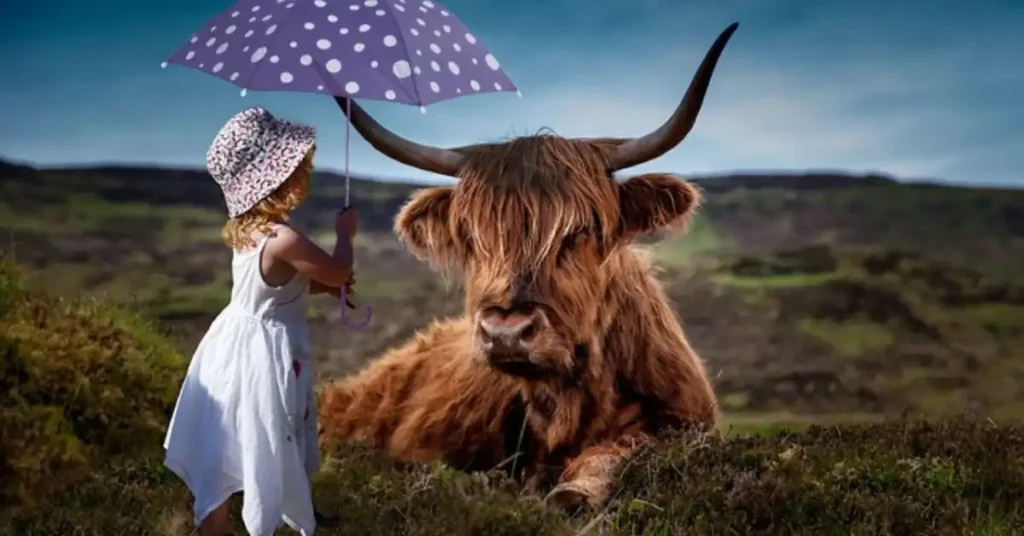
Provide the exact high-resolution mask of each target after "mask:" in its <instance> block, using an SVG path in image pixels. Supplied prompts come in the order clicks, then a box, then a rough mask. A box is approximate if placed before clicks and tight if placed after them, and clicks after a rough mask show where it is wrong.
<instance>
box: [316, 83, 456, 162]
mask: <svg viewBox="0 0 1024 536" xmlns="http://www.w3.org/2000/svg"><path fill="white" fill-rule="evenodd" d="M334 100H335V102H337V103H338V106H339V107H340V108H341V113H343V114H344V113H347V110H346V108H345V107H346V105H349V104H350V105H351V106H352V110H351V115H350V116H349V120H350V121H352V126H353V127H355V129H356V130H357V131H358V132H359V134H360V135H361V136H362V137H363V138H364V139H366V141H367V142H369V143H370V145H372V146H373V148H374V149H377V150H378V151H380V152H381V153H384V155H385V156H387V157H389V158H391V159H393V160H397V161H399V162H401V163H403V164H406V165H409V166H412V167H415V168H419V169H422V170H424V171H430V172H433V173H440V174H442V175H448V176H449V177H455V176H456V175H458V173H459V170H460V169H461V168H462V163H463V159H464V158H465V157H464V156H463V155H461V154H459V153H457V152H455V151H452V150H450V149H444V148H441V147H433V146H430V145H422V144H419V143H416V142H414V141H411V140H408V139H405V138H403V137H401V136H399V135H398V134H395V133H394V132H391V131H390V130H388V129H386V128H384V126H383V125H381V124H380V123H378V122H377V121H376V120H375V119H374V118H372V117H370V114H368V113H366V110H363V108H362V107H360V106H359V105H358V104H356V103H355V101H354V100H352V101H350V102H349V103H346V102H345V99H344V98H343V97H334Z"/></svg>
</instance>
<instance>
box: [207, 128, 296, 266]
mask: <svg viewBox="0 0 1024 536" xmlns="http://www.w3.org/2000/svg"><path fill="white" fill-rule="evenodd" d="M315 152H316V146H315V145H314V146H313V147H311V148H310V149H309V152H308V153H306V156H305V157H304V158H303V159H302V162H301V163H299V166H298V167H296V168H295V171H293V172H292V174H291V175H289V176H288V178H287V179H285V181H284V182H283V183H281V185H280V186H278V187H277V189H276V190H274V191H273V192H271V193H270V195H268V196H267V197H264V198H263V199H262V200H260V202H259V203H257V204H256V205H255V206H253V207H252V208H250V209H249V210H247V211H245V212H244V213H242V214H239V215H238V216H235V217H234V218H231V219H230V220H228V222H227V223H225V224H224V228H223V229H222V230H221V237H223V238H224V243H225V244H227V245H228V247H230V248H233V249H248V248H253V247H256V241H255V240H253V234H255V233H254V231H259V233H260V234H269V233H270V225H271V224H273V223H283V222H286V221H288V218H289V216H290V213H291V211H292V210H294V209H295V207H297V206H299V204H301V203H302V202H303V201H305V200H306V198H307V197H309V180H310V175H312V174H313V154H314V153H315Z"/></svg>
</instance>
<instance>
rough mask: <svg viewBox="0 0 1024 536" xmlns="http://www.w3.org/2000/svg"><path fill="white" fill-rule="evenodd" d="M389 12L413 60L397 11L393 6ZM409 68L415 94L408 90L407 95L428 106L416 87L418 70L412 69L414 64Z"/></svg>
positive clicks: (407, 54)
mask: <svg viewBox="0 0 1024 536" xmlns="http://www.w3.org/2000/svg"><path fill="white" fill-rule="evenodd" d="M387 13H388V16H389V17H391V22H394V23H395V28H396V29H398V36H399V37H400V38H401V41H402V48H403V49H404V50H405V57H406V58H408V59H410V60H411V59H412V52H411V51H410V50H409V43H407V42H406V40H405V32H403V31H402V25H401V23H399V22H398V17H395V12H394V11H393V8H388V10H387ZM409 69H410V74H409V80H410V82H412V90H413V92H414V93H415V95H409V92H408V91H406V92H405V95H406V96H407V97H412V98H413V100H414V101H416V102H417V103H418V104H419V105H420V106H426V104H424V102H423V97H421V96H420V88H418V87H416V72H415V71H411V69H412V66H410V67H409ZM402 91H405V88H402Z"/></svg>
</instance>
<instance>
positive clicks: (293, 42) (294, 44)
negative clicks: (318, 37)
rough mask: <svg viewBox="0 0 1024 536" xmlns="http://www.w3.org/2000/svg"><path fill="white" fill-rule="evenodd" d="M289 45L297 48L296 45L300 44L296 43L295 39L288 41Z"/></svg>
mask: <svg viewBox="0 0 1024 536" xmlns="http://www.w3.org/2000/svg"><path fill="white" fill-rule="evenodd" d="M288 46H290V47H292V48H295V47H297V46H299V44H298V43H296V42H295V41H292V42H291V43H288Z"/></svg>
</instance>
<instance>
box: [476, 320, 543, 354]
mask: <svg viewBox="0 0 1024 536" xmlns="http://www.w3.org/2000/svg"><path fill="white" fill-rule="evenodd" d="M540 320H541V319H540V315H539V313H538V312H537V311H536V310H534V311H531V312H529V313H516V312H513V313H507V312H501V311H487V312H485V313H484V314H482V315H481V316H480V326H479V333H480V342H481V343H482V344H483V346H484V350H486V351H487V352H488V353H489V354H491V355H492V356H493V357H495V358H513V357H517V356H520V355H522V354H523V353H525V352H526V351H528V350H529V349H530V342H532V341H533V339H534V338H536V337H537V330H538V328H539V327H540Z"/></svg>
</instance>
